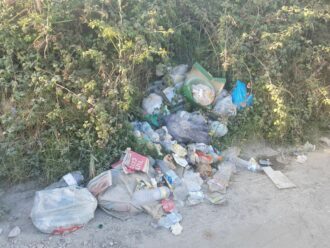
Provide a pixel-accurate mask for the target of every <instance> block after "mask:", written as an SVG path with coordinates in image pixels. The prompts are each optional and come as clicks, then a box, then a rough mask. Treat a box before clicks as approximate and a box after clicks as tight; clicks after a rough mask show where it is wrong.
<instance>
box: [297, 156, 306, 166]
mask: <svg viewBox="0 0 330 248" xmlns="http://www.w3.org/2000/svg"><path fill="white" fill-rule="evenodd" d="M296 161H297V162H298V163H300V164H303V163H305V162H306V161H307V156H306V155H298V156H297V158H296Z"/></svg>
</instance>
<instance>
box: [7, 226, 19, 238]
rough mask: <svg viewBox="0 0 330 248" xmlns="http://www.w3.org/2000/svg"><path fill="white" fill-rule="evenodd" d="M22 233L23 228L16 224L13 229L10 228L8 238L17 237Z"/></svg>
mask: <svg viewBox="0 0 330 248" xmlns="http://www.w3.org/2000/svg"><path fill="white" fill-rule="evenodd" d="M20 234H21V229H20V228H19V227H18V226H15V227H14V228H13V229H11V230H10V232H9V234H8V238H16V237H17V236H18V235H20Z"/></svg>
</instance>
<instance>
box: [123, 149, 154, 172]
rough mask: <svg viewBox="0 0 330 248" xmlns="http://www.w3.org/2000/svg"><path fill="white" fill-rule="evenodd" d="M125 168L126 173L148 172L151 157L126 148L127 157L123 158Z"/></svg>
mask: <svg viewBox="0 0 330 248" xmlns="http://www.w3.org/2000/svg"><path fill="white" fill-rule="evenodd" d="M122 165H123V170H124V172H125V173H126V174H128V173H134V172H136V171H142V172H145V173H148V170H149V159H148V158H147V157H145V156H142V155H140V154H138V153H136V152H133V151H131V150H130V149H126V154H125V157H124V158H123V162H122Z"/></svg>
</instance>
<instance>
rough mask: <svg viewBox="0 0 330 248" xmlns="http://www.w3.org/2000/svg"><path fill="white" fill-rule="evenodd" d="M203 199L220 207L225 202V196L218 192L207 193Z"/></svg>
mask: <svg viewBox="0 0 330 248" xmlns="http://www.w3.org/2000/svg"><path fill="white" fill-rule="evenodd" d="M205 198H206V199H207V200H208V201H209V202H210V203H212V204H215V205H220V204H223V203H225V202H226V201H227V200H226V198H225V196H224V195H223V194H221V193H218V192H213V193H208V194H207V195H206V197H205Z"/></svg>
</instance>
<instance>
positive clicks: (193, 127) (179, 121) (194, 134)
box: [165, 111, 210, 144]
mask: <svg viewBox="0 0 330 248" xmlns="http://www.w3.org/2000/svg"><path fill="white" fill-rule="evenodd" d="M165 122H166V126H167V129H168V132H169V133H170V134H171V135H172V136H173V138H174V139H175V140H177V141H178V142H182V143H205V144H209V143H210V136H209V133H208V132H209V129H208V126H207V123H206V120H205V118H204V117H203V116H202V115H200V114H198V113H188V112H186V111H179V112H177V113H175V114H172V115H170V116H168V117H167V118H166V119H165Z"/></svg>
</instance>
